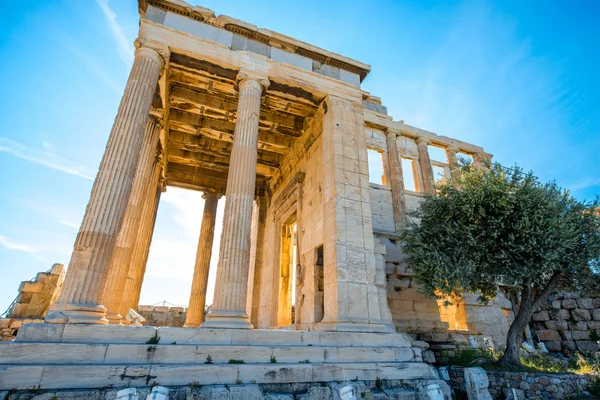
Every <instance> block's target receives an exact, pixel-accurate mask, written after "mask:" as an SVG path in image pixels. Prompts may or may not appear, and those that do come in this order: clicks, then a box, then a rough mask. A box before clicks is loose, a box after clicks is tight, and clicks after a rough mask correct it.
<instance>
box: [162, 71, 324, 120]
mask: <svg viewBox="0 0 600 400" xmlns="http://www.w3.org/2000/svg"><path fill="white" fill-rule="evenodd" d="M170 79H171V82H173V83H176V84H177V85H178V86H181V87H185V88H188V89H191V90H196V91H201V92H206V93H209V94H211V95H217V96H224V97H229V98H232V99H233V98H237V91H236V90H235V87H234V84H233V83H234V82H229V81H223V80H222V79H220V78H218V77H214V76H210V75H207V74H206V73H205V71H199V70H195V69H194V70H191V69H189V68H187V67H185V66H181V65H175V64H174V65H172V66H171V70H170ZM319 104H320V102H319V100H318V99H313V98H312V97H309V98H307V96H306V95H301V94H300V93H298V92H297V91H294V90H293V89H291V88H289V87H288V86H285V85H280V84H278V83H277V82H272V83H271V86H269V89H268V90H267V93H266V94H265V95H264V96H263V101H262V107H265V108H267V109H272V110H275V111H282V112H285V113H288V114H293V115H297V116H301V117H312V116H313V115H314V114H315V113H316V111H317V109H318V106H319Z"/></svg>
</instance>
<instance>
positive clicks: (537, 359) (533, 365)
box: [521, 354, 571, 374]
mask: <svg viewBox="0 0 600 400" xmlns="http://www.w3.org/2000/svg"><path fill="white" fill-rule="evenodd" d="M521 365H523V367H524V370H526V371H529V372H546V373H551V374H563V373H566V372H571V371H570V370H569V368H568V366H567V365H565V364H564V363H561V362H559V361H558V360H556V359H553V358H551V357H548V356H547V355H545V354H523V355H521Z"/></svg>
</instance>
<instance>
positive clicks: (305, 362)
mask: <svg viewBox="0 0 600 400" xmlns="http://www.w3.org/2000/svg"><path fill="white" fill-rule="evenodd" d="M298 362H299V363H300V364H309V363H310V360H304V361H298Z"/></svg>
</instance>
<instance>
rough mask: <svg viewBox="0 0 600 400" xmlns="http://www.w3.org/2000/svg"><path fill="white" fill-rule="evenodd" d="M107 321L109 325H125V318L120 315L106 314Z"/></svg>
mask: <svg viewBox="0 0 600 400" xmlns="http://www.w3.org/2000/svg"><path fill="white" fill-rule="evenodd" d="M106 319H107V320H108V324H109V325H123V319H124V318H123V317H122V316H121V314H119V313H117V314H114V313H106Z"/></svg>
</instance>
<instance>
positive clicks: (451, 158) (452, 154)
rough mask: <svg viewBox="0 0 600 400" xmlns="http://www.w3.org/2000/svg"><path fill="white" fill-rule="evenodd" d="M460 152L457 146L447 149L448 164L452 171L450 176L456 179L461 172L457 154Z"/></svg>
mask: <svg viewBox="0 0 600 400" xmlns="http://www.w3.org/2000/svg"><path fill="white" fill-rule="evenodd" d="M458 152H459V148H458V147H456V146H448V147H446V163H447V164H448V168H449V169H450V176H451V177H453V178H454V177H456V174H457V173H458V172H459V169H460V167H459V165H458V157H457V155H456V153H458Z"/></svg>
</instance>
